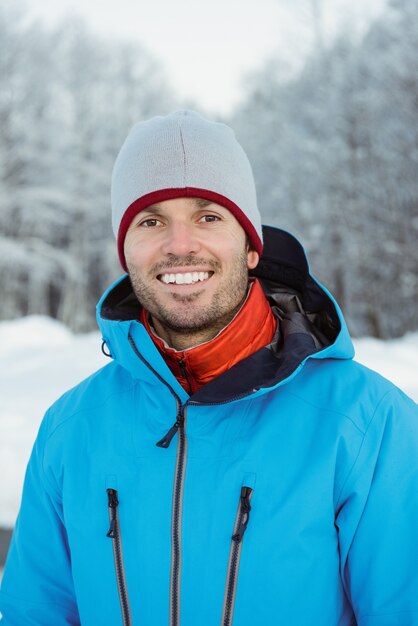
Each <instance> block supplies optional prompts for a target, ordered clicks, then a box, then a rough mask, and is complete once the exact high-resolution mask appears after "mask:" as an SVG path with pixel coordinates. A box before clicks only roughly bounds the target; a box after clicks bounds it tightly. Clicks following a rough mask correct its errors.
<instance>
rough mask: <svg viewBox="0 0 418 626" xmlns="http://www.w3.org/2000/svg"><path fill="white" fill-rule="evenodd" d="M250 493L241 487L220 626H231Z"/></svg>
mask: <svg viewBox="0 0 418 626" xmlns="http://www.w3.org/2000/svg"><path fill="white" fill-rule="evenodd" d="M252 493H253V490H252V489H251V487H242V489H241V495H240V500H239V506H238V512H237V515H236V518H235V525H234V533H233V535H232V539H231V550H230V553H229V563H228V572H227V576H226V587H225V596H224V604H223V611H222V620H221V626H231V624H232V617H233V614H234V605H235V594H236V589H237V582H238V571H239V564H240V559H241V548H242V540H243V538H244V533H245V531H246V530H247V526H248V522H249V519H250V511H251V504H250V500H251V496H252Z"/></svg>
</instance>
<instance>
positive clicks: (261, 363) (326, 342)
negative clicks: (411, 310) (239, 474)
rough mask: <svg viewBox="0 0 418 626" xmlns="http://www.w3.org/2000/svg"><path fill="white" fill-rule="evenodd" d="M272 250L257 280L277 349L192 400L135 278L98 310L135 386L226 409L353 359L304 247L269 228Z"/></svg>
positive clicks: (267, 245)
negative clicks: (302, 373)
mask: <svg viewBox="0 0 418 626" xmlns="http://www.w3.org/2000/svg"><path fill="white" fill-rule="evenodd" d="M263 238H264V250H263V255H262V257H261V259H260V262H259V264H258V266H257V267H256V268H255V269H254V270H253V271H251V272H250V275H252V276H255V277H257V278H258V279H259V281H260V283H261V285H262V287H263V289H264V292H265V294H266V296H267V298H268V300H269V302H270V305H271V307H272V309H273V312H274V314H275V315H276V317H277V318H278V320H279V324H278V331H277V333H276V335H275V337H274V338H273V341H272V342H271V343H270V344H269V345H268V346H266V347H264V348H262V349H261V350H258V351H257V352H255V353H254V354H252V355H251V356H249V357H247V358H246V359H243V360H242V361H240V362H239V363H237V364H236V365H235V366H234V367H232V368H231V369H230V370H228V371H227V372H225V373H224V374H222V375H221V376H219V377H218V378H216V379H215V380H213V381H211V382H210V383H208V384H207V385H205V386H203V387H202V388H201V389H199V391H197V392H196V393H195V394H194V395H193V396H192V397H191V398H190V400H189V396H188V395H187V393H186V392H185V391H184V389H183V388H182V387H181V385H180V384H179V383H178V381H177V380H176V378H175V377H174V376H173V374H172V373H171V371H170V369H169V368H168V366H167V365H166V363H165V361H164V359H163V358H162V356H161V355H160V353H159V352H158V350H157V349H156V347H155V345H154V343H153V341H152V339H151V338H150V336H149V335H148V333H147V331H146V330H145V328H144V326H143V325H142V324H141V323H140V322H139V321H138V320H139V313H140V310H141V305H140V303H139V302H138V300H137V298H136V296H135V294H134V293H133V291H132V287H131V283H130V280H129V277H128V276H127V275H124V276H122V277H121V278H120V279H119V280H118V281H116V282H115V283H114V284H113V285H112V286H111V287H110V288H109V289H108V290H107V291H106V292H105V294H104V295H103V297H102V298H101V300H100V301H99V303H98V305H97V320H98V324H99V327H100V329H101V331H102V336H103V341H104V342H105V343H106V345H107V347H108V350H109V352H110V355H111V356H112V358H113V359H115V361H116V362H118V363H119V365H121V366H122V367H124V368H125V369H127V370H129V372H130V373H131V375H132V376H133V377H134V378H138V379H142V380H145V381H146V382H148V383H150V384H157V383H158V382H161V381H162V382H164V383H165V384H166V385H168V386H169V387H170V389H171V391H172V392H173V393H174V394H175V395H176V396H177V397H178V398H179V399H180V400H181V401H182V402H185V401H187V400H189V403H190V402H191V401H193V403H199V404H200V403H202V404H209V403H216V404H219V403H223V402H228V401H232V400H238V399H241V398H243V397H246V396H248V395H252V394H261V393H266V392H268V391H269V390H270V389H272V388H275V387H277V386H278V385H281V384H284V383H285V382H286V381H288V380H290V379H292V378H293V377H294V376H295V375H296V374H297V373H298V371H299V370H300V369H301V368H302V367H303V365H304V363H305V362H306V360H307V359H325V358H332V359H351V358H353V356H354V348H353V344H352V342H351V339H350V336H349V333H348V329H347V326H346V323H345V321H344V318H343V315H342V312H341V310H340V308H339V306H338V304H337V303H336V301H335V299H334V298H333V297H332V295H331V294H330V293H329V292H328V290H327V289H326V288H325V287H324V286H322V285H321V284H320V283H319V282H318V281H317V280H316V279H315V278H314V277H313V276H312V275H311V274H310V272H309V265H308V261H307V258H306V255H305V252H304V250H303V247H302V246H301V244H300V243H299V242H298V240H297V239H296V238H295V237H294V236H293V235H291V234H290V233H288V232H286V231H284V230H281V229H279V228H274V227H271V226H264V227H263Z"/></svg>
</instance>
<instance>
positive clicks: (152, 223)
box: [138, 218, 160, 228]
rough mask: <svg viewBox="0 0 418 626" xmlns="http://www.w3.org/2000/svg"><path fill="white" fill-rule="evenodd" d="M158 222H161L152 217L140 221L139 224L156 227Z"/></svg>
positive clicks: (145, 226)
mask: <svg viewBox="0 0 418 626" xmlns="http://www.w3.org/2000/svg"><path fill="white" fill-rule="evenodd" d="M158 223H160V221H159V220H157V219H155V218H150V219H147V220H143V221H142V222H139V224H138V226H141V227H144V228H154V227H155V226H157V225H158Z"/></svg>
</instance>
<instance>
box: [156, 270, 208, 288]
mask: <svg viewBox="0 0 418 626" xmlns="http://www.w3.org/2000/svg"><path fill="white" fill-rule="evenodd" d="M212 274H213V272H178V273H176V274H160V275H159V276H158V279H159V280H160V281H161V282H162V283H165V284H166V285H169V284H175V285H193V284H194V283H198V282H202V281H203V280H207V279H208V278H209V277H210V276H211V275H212Z"/></svg>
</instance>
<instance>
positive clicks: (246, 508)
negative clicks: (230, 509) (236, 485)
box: [232, 487, 253, 543]
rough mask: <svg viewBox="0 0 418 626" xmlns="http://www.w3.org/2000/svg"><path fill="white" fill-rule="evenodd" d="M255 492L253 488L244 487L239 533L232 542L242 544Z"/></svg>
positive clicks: (242, 490) (241, 498) (233, 537)
mask: <svg viewBox="0 0 418 626" xmlns="http://www.w3.org/2000/svg"><path fill="white" fill-rule="evenodd" d="M252 492H253V490H252V489H251V487H242V489H241V497H240V517H239V523H238V528H237V532H236V533H235V534H234V535H232V540H233V541H236V543H240V542H241V541H242V538H243V536H244V533H245V531H246V530H247V526H248V521H249V519H250V511H251V504H250V498H251V494H252Z"/></svg>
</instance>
